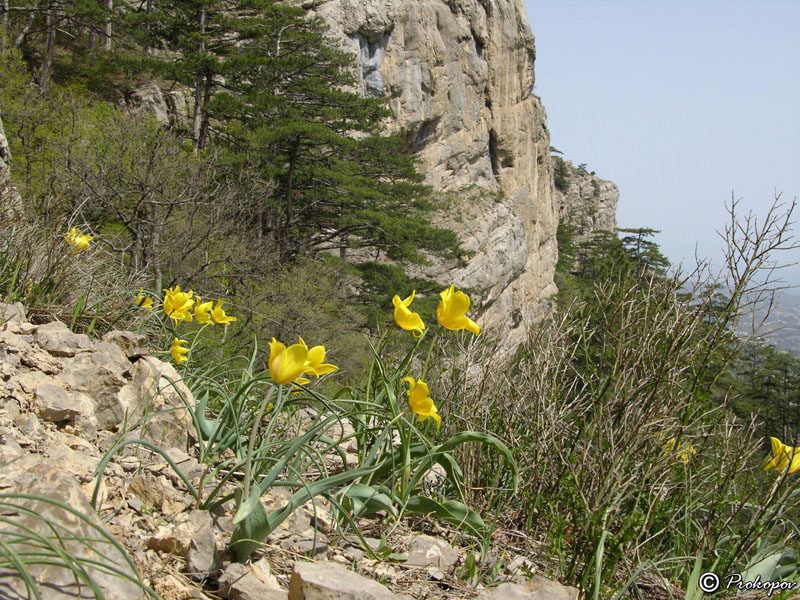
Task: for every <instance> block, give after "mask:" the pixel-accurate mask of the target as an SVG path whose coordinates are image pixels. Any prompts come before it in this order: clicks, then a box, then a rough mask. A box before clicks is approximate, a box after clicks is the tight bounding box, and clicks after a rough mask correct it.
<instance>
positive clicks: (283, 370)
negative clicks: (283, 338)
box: [269, 338, 308, 384]
mask: <svg viewBox="0 0 800 600" xmlns="http://www.w3.org/2000/svg"><path fill="white" fill-rule="evenodd" d="M307 360H308V346H306V344H305V342H304V341H303V338H300V343H299V344H294V345H292V346H289V347H288V348H287V347H286V346H284V345H283V344H282V343H281V342H279V341H277V340H276V339H275V338H272V342H270V345H269V374H270V376H271V377H272V381H273V382H275V383H277V384H283V383H291V382H292V381H294V380H295V379H297V378H298V377H300V375H302V374H303V373H305V372H306V361H307Z"/></svg>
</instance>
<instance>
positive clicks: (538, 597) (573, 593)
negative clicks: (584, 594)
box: [477, 575, 580, 600]
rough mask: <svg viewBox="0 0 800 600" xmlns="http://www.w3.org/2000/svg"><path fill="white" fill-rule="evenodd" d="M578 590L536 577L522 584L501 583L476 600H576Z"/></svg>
mask: <svg viewBox="0 0 800 600" xmlns="http://www.w3.org/2000/svg"><path fill="white" fill-rule="evenodd" d="M579 594H580V591H579V590H578V588H574V587H570V586H565V585H561V584H560V583H558V582H556V581H550V580H549V579H545V578H544V577H541V576H539V575H536V576H535V577H534V578H533V579H531V580H530V581H527V582H525V583H524V584H517V583H503V584H501V585H498V586H497V587H496V588H492V589H490V590H487V591H485V592H484V593H483V594H481V595H480V596H479V597H478V598H477V600H578V596H579Z"/></svg>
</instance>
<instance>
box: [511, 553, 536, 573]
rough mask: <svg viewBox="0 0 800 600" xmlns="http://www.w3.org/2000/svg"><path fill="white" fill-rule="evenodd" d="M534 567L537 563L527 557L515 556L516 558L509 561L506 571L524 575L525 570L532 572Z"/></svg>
mask: <svg viewBox="0 0 800 600" xmlns="http://www.w3.org/2000/svg"><path fill="white" fill-rule="evenodd" d="M534 567H535V565H534V564H533V563H532V562H531V561H530V560H529V559H527V558H526V557H524V556H517V557H516V558H514V560H512V561H511V562H510V563H508V566H507V567H506V571H507V572H508V573H509V574H510V575H522V574H524V573H525V572H527V573H528V574H530V573H531V572H532V571H533V570H534Z"/></svg>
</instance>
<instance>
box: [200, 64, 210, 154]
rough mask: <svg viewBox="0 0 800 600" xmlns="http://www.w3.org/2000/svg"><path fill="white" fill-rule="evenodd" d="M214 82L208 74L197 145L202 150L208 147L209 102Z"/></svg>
mask: <svg viewBox="0 0 800 600" xmlns="http://www.w3.org/2000/svg"><path fill="white" fill-rule="evenodd" d="M212 83H213V79H212V77H211V75H206V81H205V87H204V88H203V107H202V110H201V113H202V118H201V123H202V124H201V125H200V139H199V140H198V143H197V147H198V148H200V150H202V149H203V148H205V147H206V141H207V140H208V120H209V116H208V103H209V102H210V101H211V84H212Z"/></svg>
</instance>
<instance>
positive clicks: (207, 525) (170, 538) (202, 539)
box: [147, 510, 217, 578]
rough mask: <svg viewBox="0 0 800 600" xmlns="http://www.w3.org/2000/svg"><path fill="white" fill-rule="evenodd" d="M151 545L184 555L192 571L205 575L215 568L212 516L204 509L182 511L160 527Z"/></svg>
mask: <svg viewBox="0 0 800 600" xmlns="http://www.w3.org/2000/svg"><path fill="white" fill-rule="evenodd" d="M147 547H148V548H150V549H152V550H160V551H162V552H168V553H170V554H176V555H178V556H182V557H183V558H185V559H186V567H187V570H188V572H189V574H191V575H196V576H198V578H202V577H203V576H204V575H206V574H208V573H209V572H210V571H211V569H213V567H214V562H215V560H216V558H217V542H216V538H215V537H214V529H213V522H212V520H211V515H210V514H209V513H208V512H207V511H201V510H193V511H191V512H189V513H187V514H182V515H180V516H179V517H178V518H177V519H176V520H175V521H174V522H172V523H170V524H168V525H162V526H161V527H159V528H158V529H157V530H156V531H155V533H153V535H152V536H150V538H149V539H148V540H147Z"/></svg>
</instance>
